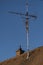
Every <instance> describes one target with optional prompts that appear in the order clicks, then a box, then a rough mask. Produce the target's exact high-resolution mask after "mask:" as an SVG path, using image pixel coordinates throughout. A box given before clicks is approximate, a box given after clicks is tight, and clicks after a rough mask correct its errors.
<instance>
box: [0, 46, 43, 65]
mask: <svg viewBox="0 0 43 65" xmlns="http://www.w3.org/2000/svg"><path fill="white" fill-rule="evenodd" d="M0 65H43V46H41V47H39V48H36V49H34V50H32V51H30V57H29V59H26V52H25V53H23V54H22V55H20V56H18V57H14V58H11V59H9V60H5V61H3V62H0Z"/></svg>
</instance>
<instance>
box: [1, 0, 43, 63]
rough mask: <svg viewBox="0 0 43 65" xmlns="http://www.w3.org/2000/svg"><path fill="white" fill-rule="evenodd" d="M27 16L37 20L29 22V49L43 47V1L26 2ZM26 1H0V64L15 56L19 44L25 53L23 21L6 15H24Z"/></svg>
mask: <svg viewBox="0 0 43 65" xmlns="http://www.w3.org/2000/svg"><path fill="white" fill-rule="evenodd" d="M28 2H29V10H28V12H29V14H34V15H36V16H37V19H36V20H35V19H31V20H29V29H30V31H29V43H30V44H29V49H30V50H31V49H34V48H37V47H39V46H43V0H28ZM25 3H26V0H0V62H1V61H4V60H6V59H9V58H12V57H14V56H15V55H16V50H17V49H18V48H19V45H20V44H21V46H22V48H23V49H24V50H25V51H26V30H25V19H24V18H22V17H21V16H18V15H14V14H10V13H8V11H16V12H23V13H26V6H25Z"/></svg>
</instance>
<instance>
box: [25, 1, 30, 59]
mask: <svg viewBox="0 0 43 65" xmlns="http://www.w3.org/2000/svg"><path fill="white" fill-rule="evenodd" d="M28 19H29V18H28V0H26V22H25V24H26V36H27V42H26V43H27V57H26V59H28V58H29V36H28V35H29V25H28Z"/></svg>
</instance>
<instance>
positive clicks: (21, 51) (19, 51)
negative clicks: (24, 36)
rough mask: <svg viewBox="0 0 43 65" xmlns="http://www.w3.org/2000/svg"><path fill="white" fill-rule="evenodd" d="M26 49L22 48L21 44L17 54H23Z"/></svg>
mask: <svg viewBox="0 0 43 65" xmlns="http://www.w3.org/2000/svg"><path fill="white" fill-rule="evenodd" d="M24 52H25V51H24V50H22V48H21V45H20V48H19V49H18V50H17V51H16V56H20V55H21V54H23V53H24Z"/></svg>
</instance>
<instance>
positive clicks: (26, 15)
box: [8, 0, 37, 59]
mask: <svg viewBox="0 0 43 65" xmlns="http://www.w3.org/2000/svg"><path fill="white" fill-rule="evenodd" d="M8 13H11V14H16V15H20V16H25V17H26V22H25V25H26V36H27V42H26V44H27V57H26V59H29V55H30V54H29V19H30V18H37V16H35V15H31V14H28V0H26V13H25V14H24V13H18V12H13V11H8Z"/></svg>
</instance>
